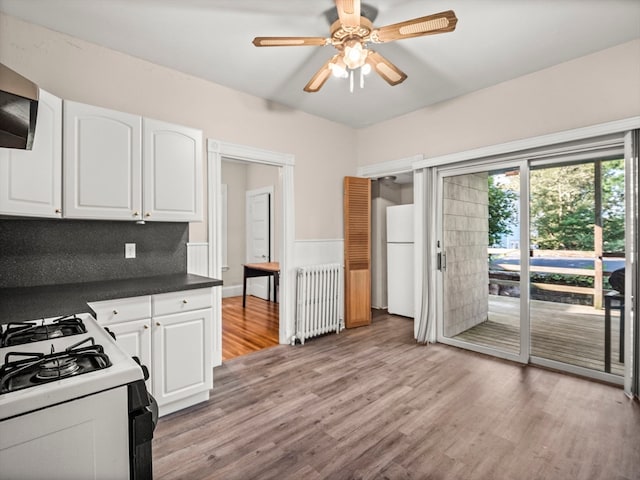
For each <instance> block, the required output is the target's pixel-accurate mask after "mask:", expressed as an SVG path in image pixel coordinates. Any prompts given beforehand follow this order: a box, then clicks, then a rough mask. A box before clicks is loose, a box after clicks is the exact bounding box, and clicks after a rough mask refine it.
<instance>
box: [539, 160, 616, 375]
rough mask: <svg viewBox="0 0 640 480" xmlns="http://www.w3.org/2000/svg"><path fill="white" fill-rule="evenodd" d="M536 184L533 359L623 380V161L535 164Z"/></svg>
mask: <svg viewBox="0 0 640 480" xmlns="http://www.w3.org/2000/svg"><path fill="white" fill-rule="evenodd" d="M530 185H531V186H530V190H531V195H530V225H531V229H530V239H531V240H530V241H531V244H532V247H533V248H532V250H531V256H530V259H529V270H530V287H529V288H530V295H531V305H530V318H531V355H532V356H534V357H538V359H544V360H546V363H547V364H548V365H550V366H558V364H563V365H568V366H571V367H577V369H587V370H593V371H595V372H603V373H607V374H609V373H610V374H614V375H617V376H620V377H621V376H623V375H624V273H623V272H624V267H625V250H626V249H625V200H624V193H625V169H624V160H623V159H622V158H620V157H614V158H596V159H590V160H586V161H577V162H575V161H574V162H570V163H560V164H558V163H554V164H552V165H542V166H535V165H532V167H531V182H530ZM577 371H579V370H577Z"/></svg>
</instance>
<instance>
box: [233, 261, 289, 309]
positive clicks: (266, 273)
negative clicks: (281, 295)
mask: <svg viewBox="0 0 640 480" xmlns="http://www.w3.org/2000/svg"><path fill="white" fill-rule="evenodd" d="M254 277H273V301H274V302H277V301H278V285H279V284H280V263H278V262H264V263H246V264H245V265H244V279H243V284H242V308H244V307H245V306H246V304H247V278H254ZM268 285H269V286H268V287H267V298H269V297H271V282H269V284H268Z"/></svg>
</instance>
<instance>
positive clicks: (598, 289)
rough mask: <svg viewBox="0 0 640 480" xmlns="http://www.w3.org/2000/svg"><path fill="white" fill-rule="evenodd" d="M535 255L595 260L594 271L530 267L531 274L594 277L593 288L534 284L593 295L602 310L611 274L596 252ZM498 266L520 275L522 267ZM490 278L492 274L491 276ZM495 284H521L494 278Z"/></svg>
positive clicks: (493, 251)
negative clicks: (606, 279)
mask: <svg viewBox="0 0 640 480" xmlns="http://www.w3.org/2000/svg"><path fill="white" fill-rule="evenodd" d="M513 252H516V250H507V249H496V248H490V249H489V254H493V255H495V254H506V253H513ZM534 253H535V256H536V257H547V258H548V257H563V258H571V257H574V258H575V257H579V258H593V259H594V267H595V268H594V269H588V268H561V267H544V266H538V265H529V273H547V274H554V273H556V274H560V275H580V276H585V277H594V286H593V287H578V286H575V285H562V284H552V283H540V282H533V283H532V285H534V286H535V287H536V288H539V289H540V290H547V291H553V292H567V293H580V294H586V295H593V307H594V308H597V309H601V308H602V302H603V298H604V295H605V293H606V292H607V291H608V290H605V288H604V287H603V285H604V279H605V278H606V277H608V276H609V275H611V272H609V271H605V270H604V269H603V268H602V259H600V260H598V259H596V258H595V253H594V252H583V251H558V250H532V251H531V256H532V257H533V256H534ZM620 256H622V257H623V258H624V254H622V255H621V254H616V257H620ZM598 263H599V264H600V265H599V266H600V268H597V267H598ZM496 264H497V265H498V266H499V267H500V268H502V269H503V270H504V271H507V272H517V273H518V274H519V273H520V265H519V264H518V265H513V264H509V263H498V262H496ZM489 276H490V278H492V277H491V274H490V275H489ZM492 281H493V282H494V283H497V284H499V285H510V286H515V285H518V284H519V283H520V282H518V281H514V280H506V279H499V278H492Z"/></svg>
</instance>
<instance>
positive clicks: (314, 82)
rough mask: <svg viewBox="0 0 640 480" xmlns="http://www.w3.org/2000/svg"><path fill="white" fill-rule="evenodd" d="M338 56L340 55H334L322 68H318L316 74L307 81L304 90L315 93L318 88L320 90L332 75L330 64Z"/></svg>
mask: <svg viewBox="0 0 640 480" xmlns="http://www.w3.org/2000/svg"><path fill="white" fill-rule="evenodd" d="M337 57H338V55H334V56H333V57H331V58H330V59H329V60H327V63H325V64H324V65H323V66H322V67H321V68H320V70H318V71H317V72H316V73H315V75H314V76H313V77H311V80H309V83H307V84H306V85H305V86H304V91H305V92H309V93H314V92H317V91H318V90H320V89H321V88H322V86H323V85H324V84H325V82H326V81H327V80H328V78H329V77H330V76H331V67H330V65H331V64H332V63H333V62H334V61H335V60H336V58H337Z"/></svg>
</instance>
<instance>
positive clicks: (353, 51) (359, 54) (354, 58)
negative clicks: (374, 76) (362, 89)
mask: <svg viewBox="0 0 640 480" xmlns="http://www.w3.org/2000/svg"><path fill="white" fill-rule="evenodd" d="M368 54H369V51H368V50H367V49H366V48H364V47H363V46H362V42H361V41H360V40H356V39H351V40H347V41H346V42H345V44H344V63H345V64H346V65H347V67H349V68H350V69H351V70H355V69H356V68H359V67H361V66H362V65H364V63H365V60H366V59H367V55H368Z"/></svg>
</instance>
